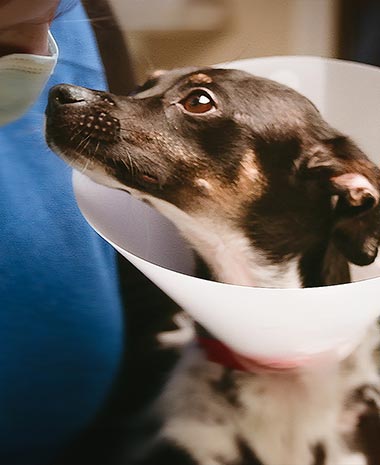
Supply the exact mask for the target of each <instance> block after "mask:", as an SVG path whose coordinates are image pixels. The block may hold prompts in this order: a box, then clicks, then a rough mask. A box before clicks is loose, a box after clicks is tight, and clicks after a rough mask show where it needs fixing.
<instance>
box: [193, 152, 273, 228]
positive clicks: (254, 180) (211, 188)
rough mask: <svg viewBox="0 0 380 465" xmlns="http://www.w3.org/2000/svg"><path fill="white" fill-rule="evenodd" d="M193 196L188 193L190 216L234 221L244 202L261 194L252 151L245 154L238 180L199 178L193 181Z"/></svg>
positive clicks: (261, 189)
mask: <svg viewBox="0 0 380 465" xmlns="http://www.w3.org/2000/svg"><path fill="white" fill-rule="evenodd" d="M194 186H195V188H196V193H195V195H194V193H191V194H189V198H191V199H192V203H191V204H188V203H187V207H188V208H187V210H188V211H189V212H192V213H196V212H198V213H200V212H202V211H203V212H207V214H208V215H209V216H210V217H211V216H223V217H225V218H226V219H227V218H229V219H235V220H236V219H237V218H239V217H241V215H242V214H244V211H245V207H246V205H247V203H249V202H251V201H252V200H255V199H258V198H260V197H261V195H262V194H263V192H264V189H265V179H264V177H263V175H262V174H261V172H260V169H259V167H258V166H257V162H256V159H255V155H254V152H253V151H251V150H250V151H248V152H246V153H245V154H244V156H243V157H242V160H241V167H240V170H239V175H238V179H237V180H236V182H235V183H234V184H232V185H231V184H226V183H224V182H223V180H222V179H218V178H216V177H208V176H202V177H199V178H196V179H195V180H194Z"/></svg>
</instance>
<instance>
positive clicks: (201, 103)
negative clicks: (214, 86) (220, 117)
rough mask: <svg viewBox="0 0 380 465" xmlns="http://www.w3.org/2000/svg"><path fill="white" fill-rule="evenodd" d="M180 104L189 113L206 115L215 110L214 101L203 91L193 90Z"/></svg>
mask: <svg viewBox="0 0 380 465" xmlns="http://www.w3.org/2000/svg"><path fill="white" fill-rule="evenodd" d="M181 103H182V105H183V108H184V109H185V110H186V111H188V112H189V113H197V114H201V113H207V112H208V111H210V110H213V109H214V108H216V104H215V102H214V100H213V99H212V97H211V96H210V95H209V94H208V93H207V92H206V91H205V90H194V91H193V92H191V94H189V95H188V96H187V97H186V98H185V99H184V100H182V102H181Z"/></svg>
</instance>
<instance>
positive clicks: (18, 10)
mask: <svg viewBox="0 0 380 465" xmlns="http://www.w3.org/2000/svg"><path fill="white" fill-rule="evenodd" d="M66 10H69V11H66ZM57 12H58V13H62V14H59V16H58V18H57V19H56V20H55V21H54V22H53V23H52V25H51V31H52V34H53V37H54V38H55V40H56V42H57V44H58V47H59V55H60V57H59V60H58V63H57V65H56V69H55V72H54V74H53V75H52V76H51V78H50V80H49V82H48V83H47V85H46V87H45V89H44V90H43V93H42V95H41V97H40V98H39V99H38V101H37V102H36V103H35V104H34V105H33V106H32V107H31V108H30V110H29V111H28V112H27V113H26V114H24V115H23V116H21V117H19V116H20V113H21V112H22V111H23V110H25V106H27V105H26V104H30V103H32V100H33V99H34V98H36V96H37V94H38V92H39V90H40V89H37V87H38V86H40V87H41V86H42V85H43V81H44V80H46V78H47V76H45V75H44V73H45V74H46V72H47V70H48V71H49V72H50V71H51V70H52V69H53V67H54V57H53V63H52V62H51V57H50V58H49V54H51V53H53V54H54V50H53V49H54V44H53V43H52V42H51V41H50V47H49V40H48V29H49V25H50V23H51V21H52V20H53V18H54V16H55V15H56V14H57ZM14 53H18V54H20V53H21V54H24V55H23V57H24V58H27V59H29V58H30V57H29V55H28V54H36V55H39V56H42V57H45V58H38V57H37V58H35V57H32V60H34V62H33V63H34V65H35V64H36V60H37V62H38V60H40V61H39V63H45V62H47V65H46V68H44V71H43V72H42V74H41V73H40V75H39V78H40V80H38V79H37V81H36V79H35V77H36V76H34V77H33V76H30V75H29V76H21V77H20V75H19V74H17V69H16V75H17V77H18V78H20V80H17V79H16V80H15V79H14V75H13V80H12V79H11V82H10V76H12V74H11V75H7V73H6V72H5V71H6V70H7V66H8V68H9V63H11V67H12V66H14V63H15V61H14V58H15V56H14V55H13V54H14ZM0 56H1V57H2V58H0V95H1V92H2V91H3V97H4V98H3V99H1V98H0V119H2V121H1V120H0V124H2V126H1V128H0V147H1V155H0V178H1V180H0V218H1V221H0V348H1V349H0V405H1V409H0V411H1V415H0V464H6V465H16V464H19V465H21V464H23V465H25V464H28V465H34V464H47V463H50V462H51V461H52V460H53V459H54V457H55V456H57V455H59V453H60V451H61V450H62V449H63V448H64V446H65V445H66V444H67V443H69V442H70V441H71V440H72V439H73V438H74V437H75V436H76V435H78V434H79V432H80V431H82V430H83V429H84V428H85V427H86V426H87V425H88V424H89V423H90V422H91V421H92V419H93V418H94V417H95V416H96V414H97V412H98V411H99V409H100V407H101V405H102V404H103V403H104V402H105V399H106V398H107V396H108V395H109V393H110V390H111V388H112V385H113V382H114V380H115V377H116V376H117V373H118V370H119V368H120V363H121V357H122V353H123V346H124V340H123V337H124V336H123V324H124V321H123V305H122V301H121V297H120V289H119V280H118V272H117V264H116V258H115V253H114V251H113V250H112V248H111V247H110V246H108V245H107V244H106V243H105V242H104V241H103V240H102V239H101V238H100V237H99V236H98V235H97V234H96V233H95V232H94V231H93V230H92V229H91V228H90V227H89V226H88V225H87V223H86V222H85V220H84V219H83V217H82V216H81V214H80V212H79V210H78V208H77V206H76V202H75V198H74V195H73V192H72V187H71V170H70V168H69V167H67V166H66V165H65V164H64V163H63V162H62V160H60V159H59V158H58V157H57V156H55V155H54V154H53V153H51V152H50V151H49V150H48V149H47V147H46V144H45V141H44V135H43V129H42V127H43V114H44V108H45V105H46V98H47V92H48V89H49V88H50V87H51V86H53V85H54V84H57V83H60V82H67V83H75V84H77V85H82V86H86V87H91V88H99V89H104V88H106V81H105V76H104V70H103V67H102V64H101V60H100V57H99V54H98V50H97V47H96V43H95V38H94V34H93V30H92V29H91V25H90V24H89V22H88V20H87V16H86V14H85V11H84V9H83V7H82V5H81V4H80V3H79V2H76V1H69V0H62V2H61V3H60V4H59V2H58V0H34V1H33V2H30V1H29V0H0ZM17 57H18V58H20V55H17V56H16V59H17ZM3 58H6V59H7V60H8V61H6V63H8V65H7V66H4V65H3V66H2V65H1V64H2V63H3V64H4V62H5V60H3ZM21 58H22V56H21ZM16 62H17V60H16ZM34 65H33V66H34ZM44 66H45V65H44ZM16 68H17V67H16ZM4 70H5V71H4ZM8 71H9V69H8ZM32 71H33V72H35V68H34V67H33V68H32ZM12 72H14V69H13V71H12ZM32 74H33V73H32ZM37 74H38V73H37ZM7 86H8V87H7ZM4 92H5V93H6V94H5V95H4ZM10 96H13V97H14V100H13V101H12V98H10ZM6 104H8V107H6V108H5V105H6ZM2 110H3V111H2ZM15 118H18V119H17V120H15ZM11 120H15V121H11Z"/></svg>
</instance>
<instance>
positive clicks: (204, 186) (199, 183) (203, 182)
mask: <svg viewBox="0 0 380 465" xmlns="http://www.w3.org/2000/svg"><path fill="white" fill-rule="evenodd" d="M195 185H196V187H199V188H200V189H201V190H202V191H203V192H205V193H210V192H211V191H212V190H213V186H212V184H211V183H210V181H207V179H204V178H198V179H196V180H195Z"/></svg>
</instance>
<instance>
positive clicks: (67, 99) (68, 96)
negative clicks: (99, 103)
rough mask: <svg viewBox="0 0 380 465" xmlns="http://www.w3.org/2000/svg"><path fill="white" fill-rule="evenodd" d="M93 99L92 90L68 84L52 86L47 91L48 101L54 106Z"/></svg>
mask: <svg viewBox="0 0 380 465" xmlns="http://www.w3.org/2000/svg"><path fill="white" fill-rule="evenodd" d="M93 99H94V92H93V91H91V90H89V89H85V88H84V87H77V86H72V85H68V84H59V85H57V86H54V87H53V88H52V89H51V90H50V93H49V103H50V104H51V105H54V106H61V105H72V104H78V103H87V102H90V101H91V100H93Z"/></svg>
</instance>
